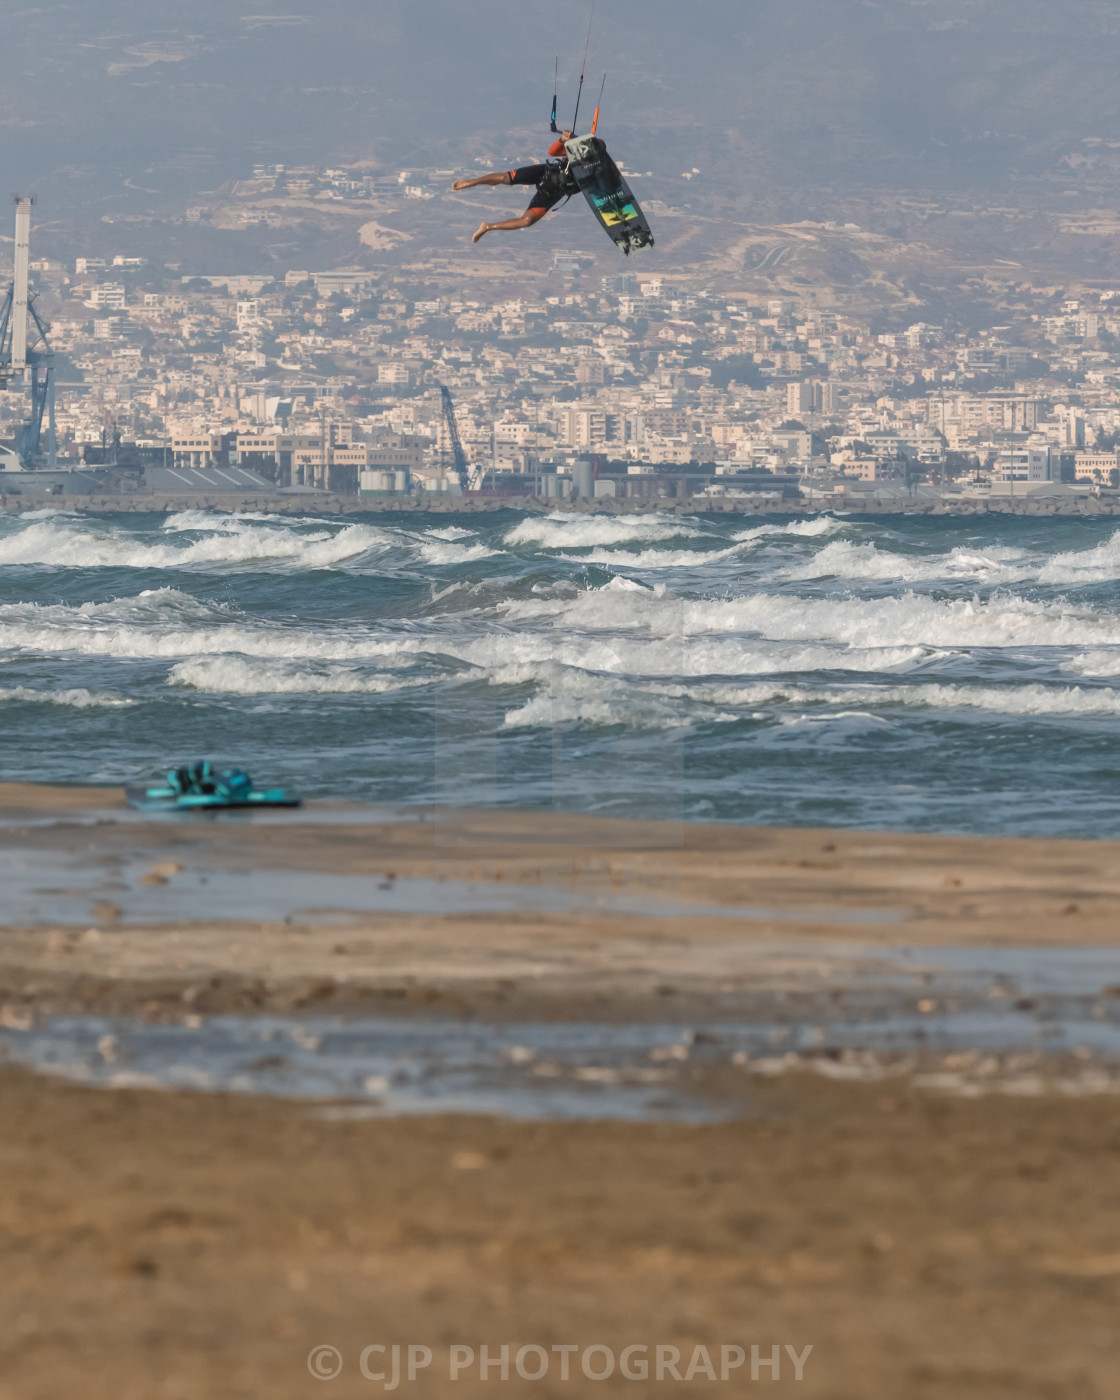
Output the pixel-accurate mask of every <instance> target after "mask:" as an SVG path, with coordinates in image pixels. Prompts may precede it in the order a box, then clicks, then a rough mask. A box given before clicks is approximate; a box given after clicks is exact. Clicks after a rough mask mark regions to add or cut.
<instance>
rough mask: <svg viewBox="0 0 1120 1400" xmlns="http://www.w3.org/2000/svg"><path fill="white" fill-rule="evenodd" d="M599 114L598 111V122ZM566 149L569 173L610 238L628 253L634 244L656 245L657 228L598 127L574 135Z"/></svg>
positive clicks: (638, 246) (642, 246)
mask: <svg viewBox="0 0 1120 1400" xmlns="http://www.w3.org/2000/svg"><path fill="white" fill-rule="evenodd" d="M598 116H599V114H598V112H596V114H595V117H596V122H597V121H598ZM564 149H565V150H566V151H567V153H568V173H569V174H570V175H571V177H572V179H573V180H575V182H576V184H577V185H578V186H579V188H580V190H581V191H582V193H583V196H584V198H585V199H586V200H587V202H588V204H589V205H590V206H591V212H592V213H593V214H594V215H595V217H596V218H597V219H598V220H599V223H600V224H601V225H602V227H603V228H604V229H605V230H606V232H607V233H608V234H609V236H610V238H611V239H612V240H613V241H614V242H615V243H617V245H618V246H619V247H620V248H621V249H622V251H623V252H624V253H625V254H626V256H627V257H629V256H630V252H631V250H632V249H634V248H652V247H653V231H652V230H651V229H650V226H649V222H648V221H647V219H646V216H645V215H644V214H643V213H642V209H641V205H639V203H638V201H637V200H636V199H635V198H634V192H633V190H631V188H630V186H629V185H628V184H627V183H626V180H625V178H624V177H623V174H622V172H621V171H620V170H619V168H618V166H617V165H615V163H614V161H613V160H611V158H610V154H609V153H608V151H607V148H606V146H605V145H604V143H603V140H602V138H601V137H599V136H596V135H595V134H594V128H593V129H592V134H591V135H590V136H573V137H572V139H571V140H570V141H568V142H566V143H565V146H564Z"/></svg>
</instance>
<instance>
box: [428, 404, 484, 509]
mask: <svg viewBox="0 0 1120 1400" xmlns="http://www.w3.org/2000/svg"><path fill="white" fill-rule="evenodd" d="M439 392H440V398H441V399H442V400H443V419H444V422H445V423H446V424H447V436H448V439H449V441H450V443H451V456H452V460H453V462H454V465H455V475H456V476H457V477H458V478H459V489H460V490H461V491H462V492H464V494H465V493H466V492H467V491H477V490H478V489H479V486H480V483H481V480H482V471H481V469H480V468H478V467H468V466H467V454H466V453H465V452H464V451H463V443H462V439H461V438H460V437H459V425H458V423H457V422H456V421H455V400H454V399H453V398H452V397H451V390H450V389H449V388H448V387H447V385H446V384H441V385H440V386H439Z"/></svg>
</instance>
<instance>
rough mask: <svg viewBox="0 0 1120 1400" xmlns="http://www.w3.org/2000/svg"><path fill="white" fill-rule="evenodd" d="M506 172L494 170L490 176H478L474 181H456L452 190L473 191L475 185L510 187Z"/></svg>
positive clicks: (510, 182)
mask: <svg viewBox="0 0 1120 1400" xmlns="http://www.w3.org/2000/svg"><path fill="white" fill-rule="evenodd" d="M512 184H513V180H512V179H511V178H510V173H509V171H508V170H495V171H494V173H493V174H492V175H479V176H478V178H477V179H475V180H456V181H455V183H454V184H453V185H452V186H451V188H452V189H453V190H473V189H474V187H475V185H512Z"/></svg>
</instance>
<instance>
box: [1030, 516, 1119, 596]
mask: <svg viewBox="0 0 1120 1400" xmlns="http://www.w3.org/2000/svg"><path fill="white" fill-rule="evenodd" d="M1116 579H1120V530H1118V531H1116V533H1115V534H1112V535H1110V536H1109V538H1108V539H1107V540H1102V541H1101V543H1100V544H1098V545H1096V546H1095V547H1094V548H1093V549H1081V550H1073V551H1070V552H1067V553H1064V554H1055V555H1054V556H1053V558H1051V559H1049V560H1048V561H1047V562H1046V563H1045V564H1044V565H1043V566H1042V567H1041V568H1040V569H1039V572H1038V581H1039V583H1054V584H1074V585H1081V586H1085V585H1088V584H1094V583H1111V582H1112V581H1113V580H1116Z"/></svg>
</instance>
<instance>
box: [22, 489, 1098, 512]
mask: <svg viewBox="0 0 1120 1400" xmlns="http://www.w3.org/2000/svg"><path fill="white" fill-rule="evenodd" d="M43 509H55V510H63V511H75V512H78V513H80V514H83V515H121V514H124V515H131V514H138V515H139V514H150V513H156V514H163V513H167V512H173V511H182V510H221V511H245V510H255V511H267V512H269V513H270V514H273V515H306V514H308V513H309V512H310V513H312V514H315V515H338V516H346V515H369V514H378V515H412V514H417V513H419V512H431V513H435V514H444V515H451V514H456V515H458V514H490V513H493V512H494V511H499V510H520V511H528V512H532V513H535V514H550V513H552V512H554V511H559V512H571V513H574V514H587V515H640V514H644V513H646V514H648V513H656V514H659V515H661V514H670V515H722V514H740V515H825V514H832V513H835V512H841V513H843V514H849V515H951V516H974V515H1027V516H1047V515H1061V516H1097V515H1108V516H1120V499H1116V500H1112V499H1102V498H1100V497H1096V496H1085V497H1078V498H1076V499H1070V498H1068V497H1038V496H1025V497H1006V498H998V499H993V500H981V499H976V500H942V501H931V500H928V499H926V500H913V501H872V500H864V499H860V498H858V497H842V498H840V499H838V500H834V501H830V502H828V503H827V504H825V503H818V502H811V503H810V502H808V501H752V500H750V499H747V498H744V499H732V500H729V499H727V498H726V497H714V498H709V497H703V496H689V497H686V498H685V499H683V500H678V499H676V498H671V499H670V498H666V497H661V498H658V499H656V500H628V499H625V498H622V499H619V498H616V497H603V498H600V499H599V500H580V501H563V500H556V499H555V498H549V499H547V500H546V499H543V498H541V497H536V496H500V497H485V496H446V497H444V496H425V497H416V496H410V497H405V498H402V499H387V498H383V499H372V500H371V499H369V498H365V499H362V498H359V497H356V496H340V495H335V494H330V493H323V494H321V495H320V494H316V495H299V496H286V495H275V496H273V495H264V494H260V493H255V494H248V493H247V494H244V495H242V494H240V493H238V492H235V491H231V492H223V493H218V492H215V493H214V494H212V495H190V494H186V493H184V494H183V495H181V496H179V495H174V496H173V495H167V494H156V495H139V494H133V493H129V494H127V495H120V496H117V495H91V496H4V495H0V511H2V512H6V513H9V514H21V513H23V512H25V511H39V510H43Z"/></svg>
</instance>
